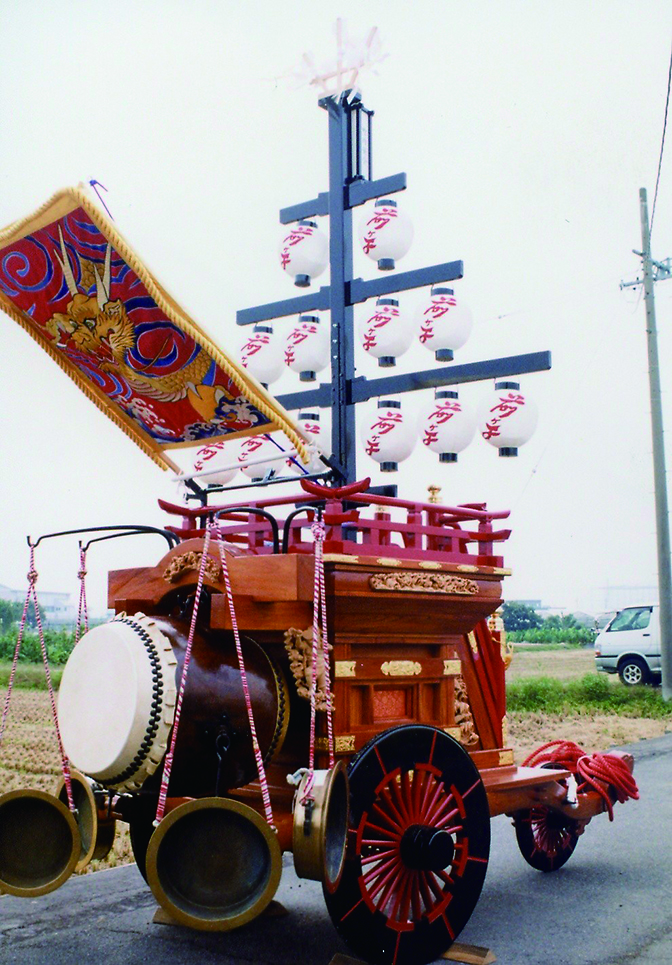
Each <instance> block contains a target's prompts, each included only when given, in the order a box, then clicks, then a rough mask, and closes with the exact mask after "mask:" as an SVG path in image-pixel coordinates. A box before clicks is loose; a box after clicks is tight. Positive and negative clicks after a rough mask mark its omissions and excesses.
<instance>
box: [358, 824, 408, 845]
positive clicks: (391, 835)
mask: <svg viewBox="0 0 672 965" xmlns="http://www.w3.org/2000/svg"><path fill="white" fill-rule="evenodd" d="M365 827H367V828H373V830H374V831H378V833H379V834H387V835H389V838H390V839H396V840H397V841H398V840H399V838H400V837H401V835H400V834H399V833H398V832H396V831H395V832H394V833H392V832H391V831H390V829H389V828H381V827H380V825H379V824H372V823H371V821H367V822H366V825H365Z"/></svg>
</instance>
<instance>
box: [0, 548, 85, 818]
mask: <svg viewBox="0 0 672 965" xmlns="http://www.w3.org/2000/svg"><path fill="white" fill-rule="evenodd" d="M28 545H29V546H30V569H29V570H28V591H27V593H26V602H25V603H24V605H23V613H22V614H21V623H20V625H19V634H18V637H17V640H16V647H15V648H14V659H13V660H12V669H11V672H10V675H9V685H8V687H7V695H6V697H5V706H4V710H3V713H2V723H0V743H1V742H2V737H3V735H4V731H5V723H6V721H7V714H8V711H9V701H10V699H11V696H12V688H13V686H14V677H15V676H16V668H17V664H18V661H19V652H20V650H21V644H22V641H23V633H24V630H25V628H26V619H27V617H28V606H29V604H30V601H31V599H32V601H33V607H34V610H35V623H36V624H37V632H38V635H39V638H40V650H41V652H42V663H43V665H44V675H45V677H46V679H47V689H48V691H49V702H50V703H51V712H52V715H53V718H54V729H55V730H56V741H57V743H58V750H59V753H60V755H61V770H62V772H63V782H64V784H65V790H66V793H67V796H68V807H69V808H70V810H71V811H74V810H75V801H74V798H73V796H72V781H71V779H70V762H69V761H68V758H67V755H66V753H65V750H64V748H63V740H62V738H61V728H60V727H59V724H58V711H57V709H56V694H55V693H54V685H53V683H52V680H51V671H50V669H49V657H48V656H47V646H46V644H45V642H44V627H43V625H42V615H41V613H40V605H39V603H38V601H37V570H36V569H35V547H34V546H33V544H32V543H31V542H30V540H29V541H28Z"/></svg>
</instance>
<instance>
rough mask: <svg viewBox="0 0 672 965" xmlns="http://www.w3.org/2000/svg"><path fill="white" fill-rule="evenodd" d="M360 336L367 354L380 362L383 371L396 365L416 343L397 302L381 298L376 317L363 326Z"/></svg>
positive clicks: (363, 321) (365, 319)
mask: <svg viewBox="0 0 672 965" xmlns="http://www.w3.org/2000/svg"><path fill="white" fill-rule="evenodd" d="M359 334H360V337H361V340H362V345H363V346H364V350H365V351H366V352H368V353H369V355H373V357H374V358H376V359H378V365H380V366H381V367H383V368H389V367H390V366H392V365H394V364H395V359H397V358H398V357H399V356H400V355H403V354H404V352H405V351H406V350H407V349H408V348H410V345H411V342H412V341H413V329H412V328H411V326H410V325H409V324H408V320H407V318H406V317H405V316H404V315H403V314H402V312H400V310H399V302H398V301H397V300H396V298H379V299H378V301H377V302H376V307H375V310H374V312H373V314H372V315H367V316H365V317H364V318H363V319H362V321H361V322H360V325H359Z"/></svg>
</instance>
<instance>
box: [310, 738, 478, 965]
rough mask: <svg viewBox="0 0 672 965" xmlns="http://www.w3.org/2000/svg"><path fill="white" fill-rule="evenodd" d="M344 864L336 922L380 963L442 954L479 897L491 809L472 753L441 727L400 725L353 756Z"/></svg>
mask: <svg viewBox="0 0 672 965" xmlns="http://www.w3.org/2000/svg"><path fill="white" fill-rule="evenodd" d="M349 778H350V830H349V833H348V845H347V851H346V860H345V868H344V871H343V876H342V878H341V881H340V884H339V885H338V887H337V888H336V890H335V892H334V893H333V894H330V893H329V891H328V890H327V889H326V888H325V889H324V897H325V901H326V903H327V908H328V910H329V914H330V915H331V919H332V921H333V922H334V925H335V926H336V928H337V929H338V931H339V932H340V933H341V935H342V936H343V938H344V939H345V941H346V942H347V943H348V945H349V946H350V947H351V948H352V950H353V951H354V952H355V953H356V954H358V955H360V956H362V957H363V958H365V959H367V960H368V961H370V962H376V963H381V965H388V963H389V965H422V963H424V962H431V961H433V960H434V959H435V958H437V957H438V956H439V955H440V954H441V952H443V951H445V950H446V949H447V948H448V947H449V946H450V945H451V944H452V942H453V940H454V939H455V938H456V937H457V935H458V934H459V932H460V931H461V930H462V928H463V927H464V925H465V924H466V923H467V921H468V920H469V917H470V916H471V913H472V911H473V910H474V907H475V905H476V902H477V901H478V897H479V895H480V892H481V888H482V886H483V880H484V878H485V873H486V870H487V865H488V854H489V851H490V812H489V809H488V801H487V797H486V794H485V789H484V787H483V783H482V781H481V778H480V775H479V773H478V770H477V769H476V767H475V766H474V764H473V763H472V761H471V758H470V757H469V755H468V754H467V753H466V751H465V750H464V749H463V748H462V747H461V745H460V744H458V743H457V741H455V740H453V738H452V737H449V736H448V735H447V734H445V733H443V731H439V730H436V728H434V727H427V726H423V725H409V726H404V727H395V728H393V729H391V730H388V731H386V732H385V733H383V734H380V735H379V736H377V737H375V738H374V739H373V740H372V741H371V742H370V743H369V744H368V745H367V746H366V747H364V748H363V749H362V750H361V751H360V752H359V754H357V756H356V757H355V758H354V759H353V760H352V763H351V764H350V770H349Z"/></svg>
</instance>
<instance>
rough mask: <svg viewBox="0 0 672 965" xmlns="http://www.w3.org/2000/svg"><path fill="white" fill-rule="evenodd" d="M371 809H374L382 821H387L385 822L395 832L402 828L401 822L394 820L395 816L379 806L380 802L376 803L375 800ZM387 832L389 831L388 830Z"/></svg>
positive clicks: (399, 831) (400, 830)
mask: <svg viewBox="0 0 672 965" xmlns="http://www.w3.org/2000/svg"><path fill="white" fill-rule="evenodd" d="M373 810H374V811H375V812H376V813H377V814H378V815H379V816H380V817H381V818H382V819H383V820H384V821H387V823H388V824H389V825H390V827H391V828H392V829H393V830H394V832H395V833H398V834H400V833H401V832H402V831H403V830H404V825H403V824H400V823H399V821H397V820H395V818H394V816H393V815H391V814H389V813H388V812H387V811H384V810H383V809H382V807H381V806H380V804H378V802H376V803H375V804H374V805H373ZM388 833H389V832H388Z"/></svg>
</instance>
